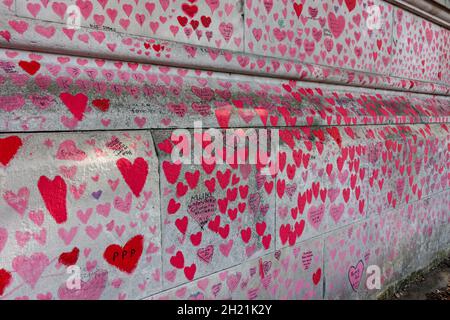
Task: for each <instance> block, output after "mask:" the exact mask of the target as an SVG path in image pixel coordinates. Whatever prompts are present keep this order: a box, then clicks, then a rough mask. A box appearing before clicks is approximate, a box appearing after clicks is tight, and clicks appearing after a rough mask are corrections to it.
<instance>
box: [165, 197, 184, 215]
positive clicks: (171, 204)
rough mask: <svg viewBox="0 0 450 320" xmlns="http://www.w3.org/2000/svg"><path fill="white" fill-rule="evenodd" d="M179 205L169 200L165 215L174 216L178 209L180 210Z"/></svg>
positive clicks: (173, 200)
mask: <svg viewBox="0 0 450 320" xmlns="http://www.w3.org/2000/svg"><path fill="white" fill-rule="evenodd" d="M180 207H181V203H178V202H176V201H175V199H170V200H169V203H168V204H167V213H168V214H175V213H176V212H177V211H178V209H180Z"/></svg>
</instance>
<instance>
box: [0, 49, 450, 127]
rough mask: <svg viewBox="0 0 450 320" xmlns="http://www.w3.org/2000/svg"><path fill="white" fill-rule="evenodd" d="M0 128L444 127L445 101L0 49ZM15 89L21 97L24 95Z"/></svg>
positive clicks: (443, 98)
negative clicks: (440, 124) (428, 124)
mask: <svg viewBox="0 0 450 320" xmlns="http://www.w3.org/2000/svg"><path fill="white" fill-rule="evenodd" d="M0 76H1V80H2V92H1V94H0V101H1V102H2V103H1V105H0V114H1V119H0V130H2V131H41V130H113V129H144V128H174V127H175V128H177V127H181V128H186V127H192V124H193V122H194V121H202V122H203V126H204V127H223V128H227V127H262V126H276V127H278V126H288V127H289V126H301V125H308V126H311V125H344V124H345V125H354V124H366V125H367V124H387V123H397V124H400V123H418V122H447V121H448V118H449V114H450V110H449V108H448V106H449V104H450V102H449V101H450V97H442V96H428V95H418V94H402V95H401V96H399V95H398V94H394V93H392V92H389V91H378V90H367V89H357V88H348V87H338V86H325V85H324V86H317V84H311V83H304V82H294V81H290V82H281V81H279V80H275V79H266V78H255V77H247V76H246V77H244V76H237V75H234V76H230V75H226V74H222V73H215V72H206V71H198V70H187V69H177V68H168V67H157V66H152V65H139V64H131V63H123V62H117V61H116V62H114V61H105V60H98V59H85V58H75V57H69V56H59V55H49V54H45V55H43V54H37V53H29V52H25V51H12V50H0ZM22 92H23V93H22Z"/></svg>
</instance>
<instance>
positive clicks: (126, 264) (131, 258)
mask: <svg viewBox="0 0 450 320" xmlns="http://www.w3.org/2000/svg"><path fill="white" fill-rule="evenodd" d="M143 246H144V237H143V236H142V235H137V236H135V237H133V238H131V239H130V240H129V241H128V242H127V243H126V244H125V245H124V246H123V247H121V246H120V245H117V244H112V245H110V246H109V247H108V248H106V250H105V252H104V254H103V258H105V260H106V261H107V262H108V263H109V264H110V265H112V266H115V267H116V268H117V269H119V270H120V271H123V272H126V273H128V274H131V273H133V271H134V270H135V269H136V267H137V265H138V263H139V259H140V258H141V255H142V249H143Z"/></svg>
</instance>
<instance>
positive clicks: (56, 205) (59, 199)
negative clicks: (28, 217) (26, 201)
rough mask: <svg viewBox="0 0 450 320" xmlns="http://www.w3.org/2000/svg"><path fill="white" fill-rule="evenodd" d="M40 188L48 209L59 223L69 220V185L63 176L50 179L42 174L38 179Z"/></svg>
mask: <svg viewBox="0 0 450 320" xmlns="http://www.w3.org/2000/svg"><path fill="white" fill-rule="evenodd" d="M38 189H39V191H40V193H41V196H42V199H43V200H44V203H45V206H46V208H47V210H48V211H49V212H50V214H51V216H52V217H53V219H55V221H56V223H57V224H61V223H64V222H66V221H67V206H66V205H67V204H66V196H67V185H66V182H65V181H64V179H63V178H61V176H56V177H55V178H54V179H53V180H50V179H49V178H47V177H46V176H41V177H40V178H39V181H38Z"/></svg>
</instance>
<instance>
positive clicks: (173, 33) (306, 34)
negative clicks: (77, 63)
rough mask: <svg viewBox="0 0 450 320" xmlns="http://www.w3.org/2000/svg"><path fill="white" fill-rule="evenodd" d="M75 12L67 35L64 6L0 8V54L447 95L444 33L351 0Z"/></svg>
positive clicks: (87, 0)
mask: <svg viewBox="0 0 450 320" xmlns="http://www.w3.org/2000/svg"><path fill="white" fill-rule="evenodd" d="M74 4H75V5H78V7H79V10H80V12H79V16H80V25H81V27H80V28H78V29H76V28H72V23H71V21H72V19H69V12H68V11H67V12H66V9H68V4H67V3H65V2H61V1H53V0H51V1H44V2H40V1H38V0H17V1H16V0H9V1H3V2H2V3H0V15H1V17H2V19H0V45H1V46H2V47H8V48H15V49H31V50H36V51H44V52H57V53H65V54H70V55H80V56H90V57H97V58H99V57H101V58H111V59H118V60H122V61H133V62H140V63H157V64H164V65H172V66H188V67H191V68H196V69H208V70H211V69H212V70H217V71H226V72H233V73H246V74H253V75H266V76H270V77H273V76H277V77H282V78H289V79H296V80H312V81H321V82H329V83H342V84H348V85H355V86H364V87H374V88H385V89H392V88H395V89H397V90H403V91H414V92H426V93H438V94H447V95H448V94H449V92H450V86H449V84H450V83H449V79H450V77H449V76H448V75H449V74H448V69H449V68H448V66H449V60H450V57H449V51H448V50H449V49H448V48H449V46H448V45H446V44H448V37H449V32H448V30H446V29H444V28H441V27H438V26H436V25H434V24H431V23H429V22H427V21H425V20H424V19H422V18H418V17H416V16H413V15H411V14H408V13H406V12H404V11H403V10H400V9H396V8H394V7H393V6H391V5H390V4H387V3H385V2H383V1H378V0H377V1H373V3H372V5H371V6H370V5H369V4H370V3H369V4H368V3H367V2H366V1H359V0H358V1H357V0H348V1H341V0H327V1H317V0H305V1H298V2H292V1H285V0H266V1H252V0H246V1H236V0H233V1H229V0H206V1H200V2H196V3H187V2H183V1H178V0H177V1H168V0H164V1H155V2H151V1H140V2H136V1H131V0H122V1H120V3H119V2H118V1H116V0H110V1H101V2H99V1H91V0H79V1H74ZM374 8H377V9H374ZM71 10H73V9H71ZM71 12H72V11H71ZM75 12H78V10H75ZM400 16H402V17H403V19H399V18H398V17H400ZM68 21H69V22H68ZM378 21H379V22H380V25H379V26H378ZM244 35H245V36H244ZM406 35H407V36H406ZM429 81H432V82H429Z"/></svg>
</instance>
